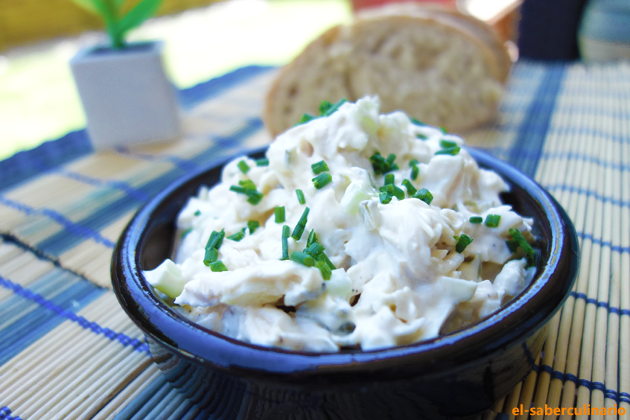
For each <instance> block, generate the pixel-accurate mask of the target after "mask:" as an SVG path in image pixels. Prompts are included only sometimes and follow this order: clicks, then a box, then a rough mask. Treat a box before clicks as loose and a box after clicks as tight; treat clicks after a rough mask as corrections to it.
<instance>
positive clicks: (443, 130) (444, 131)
mask: <svg viewBox="0 0 630 420" xmlns="http://www.w3.org/2000/svg"><path fill="white" fill-rule="evenodd" d="M440 131H441V132H442V134H447V131H446V128H445V127H444V126H440Z"/></svg>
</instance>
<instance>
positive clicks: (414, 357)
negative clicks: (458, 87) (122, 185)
mask: <svg viewBox="0 0 630 420" xmlns="http://www.w3.org/2000/svg"><path fill="white" fill-rule="evenodd" d="M267 148H268V146H265V147H262V148H259V149H255V150H249V151H242V152H241V153H238V154H235V155H232V156H229V157H227V158H225V159H221V160H219V161H215V162H213V163H211V164H209V165H208V166H206V167H205V168H203V169H201V170H199V171H196V172H194V173H190V174H188V175H185V176H183V177H181V178H180V179H178V180H176V181H174V182H172V183H171V184H170V185H169V186H168V187H166V188H165V189H163V190H162V191H161V192H159V193H158V194H157V195H155V196H154V197H153V198H152V199H150V200H149V201H148V202H147V203H146V204H145V205H144V206H142V207H141V208H140V209H139V210H138V212H137V213H136V215H135V216H134V217H133V219H132V220H131V221H130V222H129V224H128V226H127V227H126V229H125V230H124V231H123V233H122V235H121V236H120V239H119V241H118V243H117V246H116V249H115V251H114V255H113V258H112V266H111V270H112V282H113V287H114V291H115V294H116V296H117V298H118V300H119V302H120V304H121V306H122V307H123V309H124V310H125V311H126V312H127V314H128V315H129V316H130V317H131V319H132V320H133V321H134V322H135V323H136V324H137V325H138V326H139V327H140V328H141V329H142V330H143V331H144V333H145V334H146V335H148V336H150V337H151V338H152V339H154V340H157V341H158V342H159V343H160V344H162V345H163V346H165V347H167V348H169V349H170V350H171V351H172V352H175V353H177V354H178V355H180V356H181V357H184V358H186V359H189V360H191V361H194V362H195V363H200V364H209V365H212V366H214V367H215V368H222V369H230V368H231V369H236V370H238V371H241V372H245V373H250V374H251V373H254V374H258V373H264V374H277V375H281V376H283V375H287V374H301V375H310V374H318V375H322V374H326V373H331V374H339V373H341V374H343V373H353V374H356V373H368V372H371V373H374V372H376V371H379V370H387V369H391V368H395V367H396V366H397V367H398V369H400V368H401V367H402V366H409V367H413V368H412V370H418V369H422V368H423V367H424V369H425V371H427V372H429V371H435V370H436V369H437V370H439V369H447V368H450V367H453V366H455V365H456V364H457V365H459V366H460V367H461V365H462V364H466V363H468V362H472V361H474V360H478V359H479V358H484V357H487V356H488V355H489V354H491V353H492V352H493V351H496V350H498V349H500V348H501V347H502V346H508V345H511V344H514V343H516V342H519V341H521V340H522V339H524V338H526V337H528V336H530V335H531V334H533V333H534V332H536V331H537V330H539V329H540V328H542V326H543V325H544V324H545V323H546V322H547V321H548V320H549V319H550V318H551V316H553V314H554V313H555V312H556V311H557V310H558V309H559V308H560V306H561V305H562V303H563V302H564V301H565V300H566V298H567V297H568V295H569V292H570V291H571V288H572V285H573V283H574V281H575V277H576V274H577V267H578V259H579V252H578V249H579V248H578V242H577V234H576V232H575V228H574V227H573V224H572V223H571V221H570V219H569V218H568V216H567V214H566V213H565V212H564V210H563V209H562V207H561V206H560V205H559V204H558V203H557V202H556V201H555V200H554V199H553V197H551V196H550V195H549V194H548V193H547V192H546V191H545V190H544V189H543V188H542V187H541V186H540V185H538V184H537V183H536V182H535V181H534V180H532V179H531V178H529V177H528V176H527V175H525V174H523V173H522V172H520V171H518V170H517V169H516V168H514V167H512V166H511V165H509V164H508V163H506V162H503V161H501V160H499V159H497V158H495V157H493V156H491V155H489V154H487V153H486V152H484V151H481V150H479V149H474V148H471V147H466V150H467V151H468V152H469V153H470V154H471V155H472V157H473V158H474V159H475V160H476V161H477V163H478V164H479V166H480V167H486V168H490V169H492V170H494V171H496V172H498V173H499V174H500V175H501V176H502V178H503V179H504V180H505V181H506V182H508V184H514V185H518V186H519V187H521V188H522V189H523V190H524V191H525V192H526V193H527V194H528V195H529V196H530V197H531V199H533V200H534V201H535V202H536V203H537V204H538V205H539V206H540V208H541V209H542V210H543V211H544V213H545V215H546V216H547V220H548V224H549V227H550V230H551V233H552V235H551V238H547V240H548V247H549V259H548V260H547V261H546V263H544V264H543V266H542V272H540V273H537V275H536V276H535V277H534V279H533V280H532V282H531V284H530V285H529V286H528V287H527V288H526V289H525V290H524V291H522V292H521V293H520V294H519V295H518V296H516V297H515V298H513V299H512V300H510V301H509V302H508V303H506V304H505V305H503V306H502V307H501V308H500V309H499V310H498V311H496V312H494V313H493V314H491V315H489V316H488V317H486V318H483V319H482V320H480V321H478V322H476V323H474V324H472V325H470V326H467V327H466V328H464V329H462V330H459V331H456V332H453V333H449V334H447V335H443V336H438V337H435V338H433V339H429V340H423V341H420V342H417V343H413V344H408V345H404V346H396V347H386V348H381V349H376V350H369V351H342V352H334V353H312V352H298V351H291V350H284V349H279V348H274V347H264V346H260V345H255V344H250V343H246V342H242V341H239V340H236V339H233V338H230V337H227V336H223V335H221V334H218V333H216V332H214V331H212V330H209V329H207V328H204V327H202V326H200V325H198V324H195V323H194V322H192V321H190V320H188V319H187V318H185V317H183V316H181V315H179V314H177V313H176V312H175V311H173V310H172V309H171V308H169V307H168V306H167V305H166V304H165V303H163V302H162V301H161V300H160V299H158V298H157V296H156V295H155V294H154V293H153V291H152V290H151V287H150V286H149V285H148V282H147V281H146V280H145V279H144V276H143V275H142V273H141V271H140V270H139V269H138V267H139V266H140V252H139V251H140V247H141V245H143V240H146V236H147V232H146V231H145V229H146V227H147V225H148V223H149V221H150V219H151V217H152V216H153V213H154V212H156V210H157V209H158V208H159V206H160V205H161V204H162V203H163V202H164V201H165V200H166V199H168V198H169V197H171V196H177V192H178V191H179V190H180V189H182V188H184V187H185V185H186V184H187V183H189V182H193V181H195V180H196V179H197V178H201V177H203V176H204V174H209V173H211V172H212V171H216V170H220V169H221V168H222V167H223V165H225V163H227V162H229V161H231V160H233V159H235V158H236V157H239V156H244V155H248V156H250V155H255V154H261V153H263V152H264V151H266V150H267ZM199 185H203V182H201V183H199ZM542 223H543V224H544V221H543V222H542ZM539 270H540V268H539ZM548 295H549V296H548ZM526 306H527V307H526ZM532 306H533V307H532ZM501 321H503V322H501ZM158 323H159V327H158V326H157V325H156V324H158ZM508 327H510V328H508ZM527 357H528V358H531V355H527ZM531 363H532V364H533V363H534V362H533V360H531Z"/></svg>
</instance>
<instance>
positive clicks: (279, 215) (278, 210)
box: [273, 206, 284, 223]
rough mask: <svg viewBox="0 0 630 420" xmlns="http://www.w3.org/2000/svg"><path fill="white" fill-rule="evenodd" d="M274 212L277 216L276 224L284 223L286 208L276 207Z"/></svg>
mask: <svg viewBox="0 0 630 420" xmlns="http://www.w3.org/2000/svg"><path fill="white" fill-rule="evenodd" d="M273 212H274V213H275V216H276V223H284V206H283V207H276V208H275V209H274V210H273Z"/></svg>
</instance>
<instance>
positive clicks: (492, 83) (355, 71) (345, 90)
mask: <svg viewBox="0 0 630 420" xmlns="http://www.w3.org/2000/svg"><path fill="white" fill-rule="evenodd" d="M446 16H447V14H446V12H444V13H443V12H442V11H437V10H436V11H427V12H424V11H417V12H414V13H389V14H369V13H368V14H363V15H362V16H361V17H360V18H358V19H357V20H356V21H355V22H354V23H353V24H352V25H350V26H336V27H333V28H331V29H329V30H328V31H326V32H325V33H324V34H322V35H321V36H320V37H319V38H317V39H315V40H314V41H313V42H312V43H311V44H309V45H308V46H307V48H306V49H305V50H304V51H303V52H302V53H301V54H300V55H299V56H298V57H296V58H295V59H294V60H293V61H292V62H291V63H290V64H289V65H287V66H285V67H284V68H283V69H282V70H281V71H280V73H279V74H278V76H277V77H276V79H275V81H274V82H273V84H272V86H271V89H270V90H269V92H268V95H267V98H266V106H265V111H264V120H265V124H266V126H267V128H268V129H269V131H270V132H271V134H272V135H273V136H274V137H275V136H276V135H278V134H279V133H281V132H282V131H284V130H286V129H287V128H289V127H290V126H292V125H293V124H294V123H296V122H297V120H298V119H299V116H300V115H301V114H302V113H312V114H316V113H317V106H318V104H319V102H321V101H322V100H329V101H337V100H339V99H341V98H342V97H345V98H346V99H348V100H351V101H355V100H357V99H358V98H359V97H361V96H364V95H365V94H378V95H379V96H380V97H381V101H382V104H383V106H382V111H383V112H391V111H393V110H395V109H403V110H405V111H406V112H408V113H409V114H411V115H416V116H418V117H420V118H425V119H426V122H427V123H430V124H436V125H442V124H440V123H444V124H446V125H447V128H448V129H449V130H451V131H459V132H461V131H464V130H466V129H469V128H472V127H474V126H477V125H479V124H481V123H484V122H487V121H488V120H489V119H491V118H492V117H493V115H494V113H495V109H496V105H497V103H498V99H499V96H500V88H501V85H502V83H503V82H504V80H505V77H506V76H507V71H506V68H505V65H504V63H502V62H501V60H500V59H498V58H497V54H496V52H495V51H493V48H492V47H491V46H489V45H488V41H487V39H484V38H483V37H480V36H475V35H474V33H475V30H473V29H470V28H474V25H473V24H468V25H463V24H462V25H460V24H458V22H459V21H455V19H459V18H449V17H446ZM466 19H467V18H463V19H462V20H461V21H462V22H463V21H465V20H466ZM467 26H469V28H468V29H466V27H467ZM477 32H481V31H477ZM486 38H487V37H486ZM488 39H490V38H488ZM492 42H494V41H492ZM440 48H442V49H440ZM459 56H461V60H460V59H459V58H458V57H459ZM508 60H509V58H508ZM460 61H462V62H460ZM466 63H468V64H469V65H470V68H471V69H472V70H471V72H472V71H473V70H475V71H477V73H479V74H480V75H479V76H478V77H476V78H475V77H472V76H470V75H469V74H467V71H466V70H465V69H464V68H463V67H462V66H463V65H464V64H466ZM423 66H425V67H423ZM451 67H452V68H451ZM453 69H455V70H453ZM508 71H509V68H508ZM451 73H452V74H451ZM460 78H463V79H465V80H460ZM387 79H389V82H388V80H387ZM476 85H479V86H476ZM439 86H442V87H443V88H444V91H445V92H450V93H451V94H452V96H454V97H453V98H452V100H449V98H448V97H446V96H445V95H446V93H444V94H441V93H440V91H439V89H437V87H439ZM467 86H468V88H466V87H467ZM436 89H437V90H436ZM484 89H485V90H484ZM457 95H459V96H461V98H456V97H455V96H457ZM432 101H433V102H432ZM464 102H470V103H471V106H472V108H471V109H470V110H467V109H466V107H465V106H464V105H465V104H463V103H464ZM298 111H299V112H298ZM420 114H422V115H420ZM451 117H452V118H451Z"/></svg>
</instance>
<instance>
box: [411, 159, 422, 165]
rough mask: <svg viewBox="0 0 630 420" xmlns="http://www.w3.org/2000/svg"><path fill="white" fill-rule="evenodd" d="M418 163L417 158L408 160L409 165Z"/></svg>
mask: <svg viewBox="0 0 630 420" xmlns="http://www.w3.org/2000/svg"><path fill="white" fill-rule="evenodd" d="M418 163H420V162H418V159H411V160H410V161H409V166H413V165H417V164H418Z"/></svg>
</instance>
